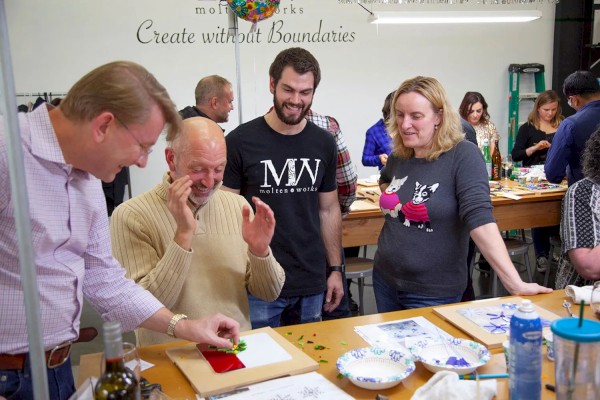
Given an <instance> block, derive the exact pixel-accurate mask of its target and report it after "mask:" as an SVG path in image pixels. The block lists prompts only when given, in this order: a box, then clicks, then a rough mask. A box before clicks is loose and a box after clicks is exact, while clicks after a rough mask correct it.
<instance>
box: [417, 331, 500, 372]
mask: <svg viewBox="0 0 600 400" xmlns="http://www.w3.org/2000/svg"><path fill="white" fill-rule="evenodd" d="M409 350H410V352H411V353H412V354H413V356H414V358H415V360H416V361H420V362H422V363H423V365H424V366H425V368H427V369H428V370H429V371H431V372H433V373H436V372H438V371H453V372H456V373H457V374H459V375H464V374H470V373H472V372H473V371H475V370H476V369H477V368H479V367H481V366H482V365H484V364H486V363H487V362H488V361H489V360H490V357H491V355H490V352H489V350H488V349H487V348H486V347H485V346H484V345H482V344H480V343H477V342H474V341H472V340H467V339H459V338H450V339H447V340H441V341H438V342H428V343H425V344H423V343H421V344H420V346H410V347H409Z"/></svg>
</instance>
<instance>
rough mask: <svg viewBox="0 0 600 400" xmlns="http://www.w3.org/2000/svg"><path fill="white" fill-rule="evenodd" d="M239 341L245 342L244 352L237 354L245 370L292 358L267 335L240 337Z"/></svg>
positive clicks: (258, 334) (257, 334) (262, 333)
mask: <svg viewBox="0 0 600 400" xmlns="http://www.w3.org/2000/svg"><path fill="white" fill-rule="evenodd" d="M241 339H242V340H244V342H246V350H244V351H242V352H240V353H238V354H237V357H238V358H239V359H240V361H241V362H243V363H244V365H245V366H246V368H253V367H259V366H261V365H267V364H274V363H278V362H281V361H287V360H291V359H292V356H291V355H290V354H289V353H288V352H287V351H285V350H284V349H283V347H281V346H280V345H279V343H277V342H276V341H275V340H274V339H273V338H272V337H271V336H269V334H267V333H264V332H261V333H256V334H254V335H248V336H242V337H241Z"/></svg>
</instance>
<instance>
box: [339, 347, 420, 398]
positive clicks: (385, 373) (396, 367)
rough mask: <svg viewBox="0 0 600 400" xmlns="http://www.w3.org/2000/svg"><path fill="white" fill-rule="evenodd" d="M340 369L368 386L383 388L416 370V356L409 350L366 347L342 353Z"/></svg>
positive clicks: (362, 386) (342, 372)
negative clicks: (413, 358)
mask: <svg viewBox="0 0 600 400" xmlns="http://www.w3.org/2000/svg"><path fill="white" fill-rule="evenodd" d="M336 365H337V369H338V370H339V371H340V374H342V375H343V376H345V377H346V378H348V379H349V380H350V382H352V383H354V384H355V385H356V386H359V387H361V388H364V389H371V390H383V389H388V388H391V387H393V386H396V385H397V384H399V383H400V382H401V381H402V380H403V379H404V378H406V377H407V376H409V375H410V374H411V373H412V372H413V371H414V370H415V363H414V362H413V360H412V356H411V355H410V354H408V353H406V352H405V351H401V350H393V349H382V348H379V347H363V348H360V349H355V350H352V351H349V352H347V353H345V354H342V355H341V356H340V358H338V360H337V364H336Z"/></svg>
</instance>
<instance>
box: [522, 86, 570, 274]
mask: <svg viewBox="0 0 600 400" xmlns="http://www.w3.org/2000/svg"><path fill="white" fill-rule="evenodd" d="M563 119H564V117H563V116H562V115H561V109H560V104H559V98H558V94H557V93H556V92H555V91H554V90H546V91H545V92H543V93H541V94H540V95H539V96H538V97H537V99H535V103H534V104H533V109H532V110H531V112H530V113H529V117H528V118H527V122H526V123H524V124H523V125H521V127H520V128H519V132H518V133H517V138H516V139H515V146H514V147H513V150H512V153H511V154H512V158H513V160H514V161H522V162H523V166H525V167H529V166H531V165H540V164H544V162H546V155H547V154H548V149H549V148H550V144H551V143H552V139H553V138H554V134H555V133H556V130H557V129H558V125H559V124H560V122H561V121H562V120H563ZM557 235H558V226H547V227H543V228H531V237H532V239H533V248H534V250H535V258H536V260H537V261H536V264H537V270H538V272H545V271H546V268H548V258H549V257H552V256H553V255H552V254H549V253H550V237H551V236H557Z"/></svg>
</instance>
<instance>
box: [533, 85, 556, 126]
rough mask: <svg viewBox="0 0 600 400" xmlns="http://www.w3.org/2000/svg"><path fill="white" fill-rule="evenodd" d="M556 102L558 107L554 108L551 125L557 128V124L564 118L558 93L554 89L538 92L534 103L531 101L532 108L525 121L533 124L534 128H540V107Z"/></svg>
mask: <svg viewBox="0 0 600 400" xmlns="http://www.w3.org/2000/svg"><path fill="white" fill-rule="evenodd" d="M550 103H557V104H558V108H557V109H556V114H555V115H554V118H553V119H552V122H551V125H552V127H553V128H557V127H558V124H560V122H561V121H562V120H563V119H565V117H563V116H562V109H561V108H560V99H559V97H558V94H557V93H556V92H555V91H554V90H546V91H545V92H542V93H540V95H539V96H538V97H537V98H536V99H535V103H533V108H532V109H531V112H530V113H529V117H527V122H529V123H530V124H531V125H533V126H535V128H536V129H540V114H539V112H538V111H539V110H540V108H541V107H543V106H545V105H546V104H550Z"/></svg>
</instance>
